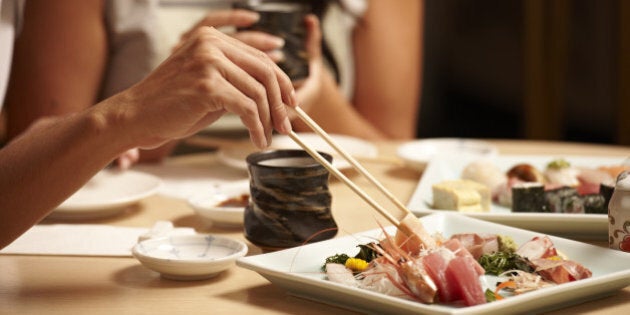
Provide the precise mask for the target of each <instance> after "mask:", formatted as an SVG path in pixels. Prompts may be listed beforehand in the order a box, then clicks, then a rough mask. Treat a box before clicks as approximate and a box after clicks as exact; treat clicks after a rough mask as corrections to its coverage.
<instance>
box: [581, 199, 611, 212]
mask: <svg viewBox="0 0 630 315" xmlns="http://www.w3.org/2000/svg"><path fill="white" fill-rule="evenodd" d="M582 199H584V213H595V214H608V204H607V203H606V199H605V197H604V196H603V195H601V194H588V195H582Z"/></svg>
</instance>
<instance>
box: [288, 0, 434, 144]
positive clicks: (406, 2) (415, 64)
mask: <svg viewBox="0 0 630 315" xmlns="http://www.w3.org/2000/svg"><path fill="white" fill-rule="evenodd" d="M421 10H422V1H418V0H395V1H370V4H369V8H368V11H367V12H366V15H365V16H364V18H363V19H361V20H360V21H359V24H358V26H357V28H356V30H355V33H354V58H355V68H356V70H355V78H356V83H355V91H354V99H353V100H346V99H345V98H344V96H343V95H342V93H341V92H340V91H339V90H338V89H337V87H336V84H335V82H334V80H333V78H332V75H331V74H329V73H328V72H327V71H322V75H321V76H320V77H321V79H320V80H319V85H320V92H319V93H317V95H318V96H317V98H316V99H314V100H307V101H306V102H308V103H310V104H309V105H307V106H305V107H306V108H308V110H307V112H308V113H309V115H311V117H313V118H314V119H315V120H316V121H318V122H319V123H320V125H322V127H323V128H324V129H326V130H328V131H330V132H334V133H343V134H349V135H353V136H358V137H363V138H366V139H371V140H378V139H386V138H391V139H409V138H413V137H414V136H415V132H416V116H417V113H418V105H419V104H418V100H419V94H420V92H419V91H420V71H421V69H420V60H421V46H420V45H421V44H420V42H421V37H420V36H421V26H422V23H421V12H422V11H421ZM311 69H313V67H311ZM299 94H300V90H298V95H299ZM304 99H305V100H306V99H308V97H305V98H304ZM295 127H296V129H299V130H308V129H307V127H305V126H304V125H302V124H301V123H300V122H298V121H295Z"/></svg>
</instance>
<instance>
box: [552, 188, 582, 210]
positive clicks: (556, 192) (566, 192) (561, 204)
mask: <svg viewBox="0 0 630 315" xmlns="http://www.w3.org/2000/svg"><path fill="white" fill-rule="evenodd" d="M577 195H578V193H577V190H576V189H575V188H573V187H566V186H565V187H560V188H556V189H551V190H547V191H545V200H546V204H547V207H548V208H549V209H548V210H549V212H554V213H563V212H565V209H566V208H567V207H569V206H570V205H571V202H572V201H571V199H570V198H571V197H573V196H577Z"/></svg>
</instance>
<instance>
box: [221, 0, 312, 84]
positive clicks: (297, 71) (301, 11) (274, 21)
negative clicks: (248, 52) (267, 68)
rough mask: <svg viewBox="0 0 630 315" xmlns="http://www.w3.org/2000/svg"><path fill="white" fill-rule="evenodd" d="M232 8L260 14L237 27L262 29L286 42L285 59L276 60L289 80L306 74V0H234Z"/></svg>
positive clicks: (297, 78)
mask: <svg viewBox="0 0 630 315" xmlns="http://www.w3.org/2000/svg"><path fill="white" fill-rule="evenodd" d="M233 7H235V8H241V9H246V10H252V11H256V12H258V14H260V20H258V22H256V23H255V24H253V25H251V26H248V27H243V28H239V30H253V31H261V32H265V33H269V34H272V35H275V36H278V37H281V38H282V39H284V42H285V44H284V47H282V53H283V55H284V59H283V60H282V61H280V62H278V66H279V67H280V69H282V70H283V71H284V72H285V73H286V74H287V75H288V76H289V78H291V80H293V81H294V82H296V81H299V80H301V79H305V78H306V77H308V74H309V70H308V55H307V53H306V35H307V34H306V33H307V31H306V25H305V24H304V17H305V16H306V14H308V13H309V11H310V5H309V4H308V2H306V1H301V2H291V1H286V0H285V1H282V0H272V1H270V0H267V1H252V0H250V1H238V2H235V3H234V4H233Z"/></svg>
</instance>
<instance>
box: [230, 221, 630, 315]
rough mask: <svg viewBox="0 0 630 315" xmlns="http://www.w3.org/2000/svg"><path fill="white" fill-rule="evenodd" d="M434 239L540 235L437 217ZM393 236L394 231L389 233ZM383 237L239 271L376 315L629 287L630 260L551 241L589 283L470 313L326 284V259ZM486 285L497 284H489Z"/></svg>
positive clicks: (571, 298) (335, 243)
mask: <svg viewBox="0 0 630 315" xmlns="http://www.w3.org/2000/svg"><path fill="white" fill-rule="evenodd" d="M420 220H421V221H422V223H423V224H424V226H425V227H426V228H427V230H428V231H429V232H431V233H434V232H438V231H439V232H441V233H442V234H443V235H444V236H446V237H449V236H451V235H452V234H456V233H464V232H492V233H498V234H504V235H510V236H512V237H513V238H514V240H515V241H516V242H517V244H522V243H523V242H525V241H527V240H530V239H531V238H532V237H534V236H536V235H540V234H538V233H534V232H531V231H526V230H522V229H517V228H513V227H508V226H503V225H499V224H496V223H492V222H487V221H481V220H477V219H472V218H469V217H466V216H461V215H456V214H449V213H443V214H432V215H428V216H425V217H422V218H421V219H420ZM388 231H389V232H390V233H392V232H393V229H391V228H389V229H388ZM375 237H376V238H380V237H382V231H381V230H379V229H376V230H372V231H367V232H363V233H358V234H356V235H350V236H346V237H340V238H336V239H331V240H327V241H323V242H319V243H313V244H309V245H304V246H300V247H294V248H291V249H286V250H283V251H278V252H274V253H268V254H263V255H257V256H250V257H244V258H240V259H239V260H237V262H236V263H237V265H238V266H241V267H243V268H247V269H251V270H253V271H256V272H258V273H259V274H261V275H262V276H264V277H265V278H267V279H268V280H269V281H271V282H272V283H273V284H276V285H279V286H281V287H284V288H285V289H287V290H288V291H289V292H290V293H291V294H294V295H297V296H301V297H305V298H308V299H312V300H316V301H320V302H323V303H327V304H332V305H338V306H342V307H347V308H351V309H354V310H358V311H361V312H366V313H376V314H385V313H387V314H508V313H524V312H530V313H531V312H541V311H544V310H550V309H556V308H562V307H566V306H569V305H572V304H578V303H583V302H585V301H587V300H592V299H597V298H601V297H604V296H607V295H611V294H612V293H614V291H616V290H619V289H622V288H625V287H626V286H628V285H630V269H628V268H627V266H629V265H630V254H628V253H624V252H619V251H614V250H610V249H607V248H602V247H597V246H593V245H588V244H583V243H579V242H576V241H572V240H567V239H563V238H558V237H553V236H551V237H550V238H551V240H552V241H553V242H554V244H555V246H556V248H557V249H558V250H560V251H562V252H563V253H564V254H566V255H567V256H568V257H569V258H571V259H572V260H575V261H577V262H580V263H582V264H583V265H584V266H586V267H587V268H589V269H590V270H591V271H592V272H593V276H592V277H591V278H588V279H584V280H580V281H575V282H571V283H565V284H561V285H557V286H552V287H547V288H543V289H540V290H537V291H532V292H529V293H525V294H522V295H519V296H514V297H509V298H506V299H504V300H501V301H496V302H492V303H487V304H483V305H477V306H471V307H452V306H447V305H439V304H433V305H426V304H422V303H418V302H413V301H408V300H403V299H400V298H396V297H391V296H387V295H384V294H380V293H375V292H371V291H367V290H363V289H358V288H354V287H349V286H345V285H341V284H338V283H334V282H331V281H328V280H326V279H325V275H324V274H323V273H322V272H321V270H320V267H321V266H322V265H323V264H324V261H325V259H326V257H329V256H332V255H335V254H338V253H347V254H349V255H350V254H352V255H354V254H355V253H356V252H358V249H357V247H356V246H357V245H359V244H365V243H368V242H370V241H372V240H374V238H375ZM486 283H493V282H492V280H490V279H488V280H487V281H486Z"/></svg>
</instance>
